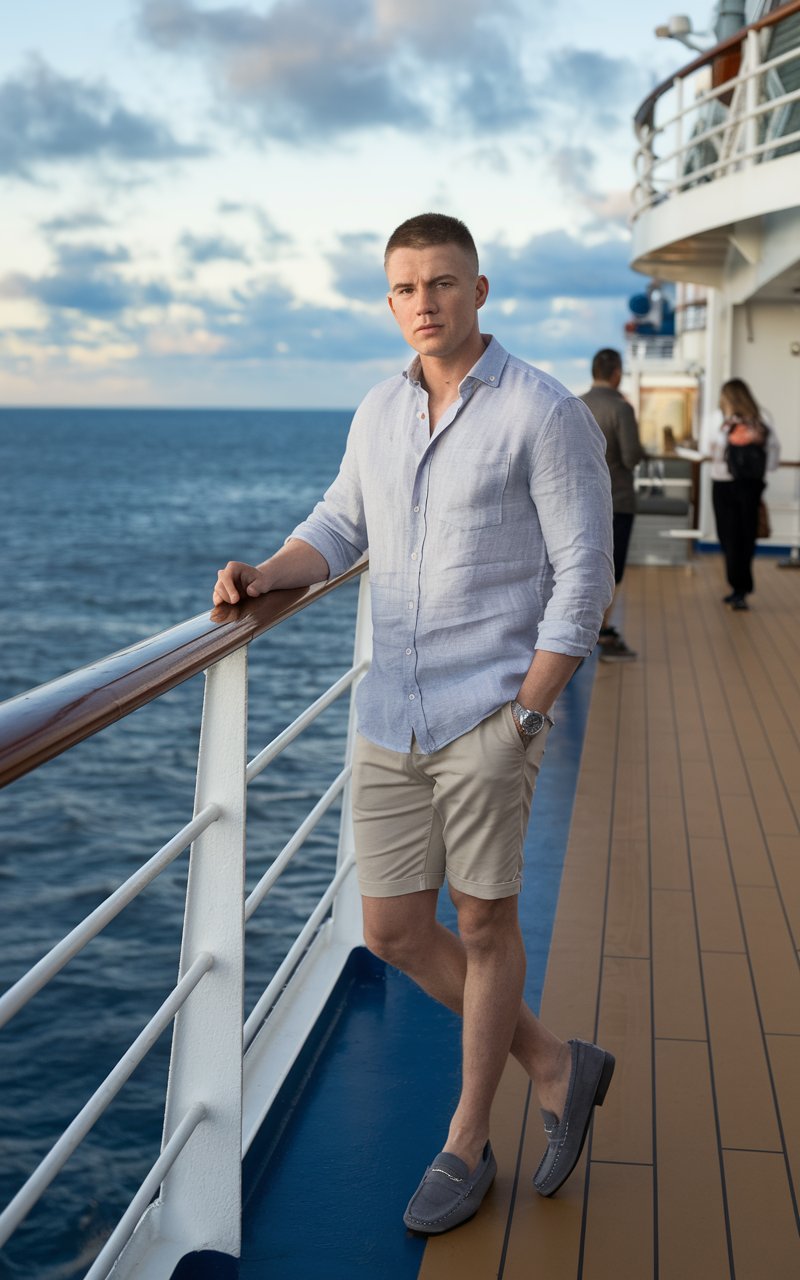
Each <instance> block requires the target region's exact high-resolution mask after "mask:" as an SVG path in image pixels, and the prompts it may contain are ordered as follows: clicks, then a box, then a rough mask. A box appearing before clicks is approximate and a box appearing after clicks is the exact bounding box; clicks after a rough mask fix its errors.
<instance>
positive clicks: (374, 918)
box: [362, 893, 435, 970]
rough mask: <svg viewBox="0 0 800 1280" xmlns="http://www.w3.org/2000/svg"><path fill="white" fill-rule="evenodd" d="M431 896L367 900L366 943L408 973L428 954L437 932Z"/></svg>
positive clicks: (376, 952) (365, 917)
mask: <svg viewBox="0 0 800 1280" xmlns="http://www.w3.org/2000/svg"><path fill="white" fill-rule="evenodd" d="M427 897H428V894H427V893H419V894H403V895H401V896H400V897H397V898H364V899H363V900H362V901H363V912H364V942H365V944H366V946H367V947H368V948H369V950H370V951H371V952H372V953H373V955H376V956H378V957H379V958H380V959H381V960H385V961H386V963H387V964H391V965H394V966H395V968H397V969H404V970H407V969H408V968H409V967H411V966H412V964H413V962H414V960H415V958H418V957H419V956H420V954H422V953H424V951H425V950H426V948H427V945H428V943H429V942H430V938H431V935H432V932H433V929H434V928H435V894H434V903H433V909H431V908H430V906H429V904H428V902H427V901H423V899H427Z"/></svg>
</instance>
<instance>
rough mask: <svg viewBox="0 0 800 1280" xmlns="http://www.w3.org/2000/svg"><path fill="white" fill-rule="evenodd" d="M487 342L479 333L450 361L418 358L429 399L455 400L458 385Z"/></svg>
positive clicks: (424, 357)
mask: <svg viewBox="0 0 800 1280" xmlns="http://www.w3.org/2000/svg"><path fill="white" fill-rule="evenodd" d="M487 346H488V341H487V340H484V337H483V335H482V334H480V333H476V334H475V341H474V342H472V343H471V344H470V345H469V347H467V348H465V349H464V350H463V351H462V352H459V353H458V355H456V356H453V358H452V359H437V357H435V356H423V355H421V356H420V358H419V361H420V372H421V375H422V383H423V385H424V387H425V389H426V390H427V392H428V395H429V396H430V398H431V399H432V400H434V401H437V402H439V401H448V403H449V401H450V400H453V399H455V395H456V392H457V390H458V387H459V384H460V383H461V381H462V380H463V379H464V378H465V377H466V376H467V374H468V373H469V371H470V369H472V368H473V367H474V366H475V365H476V364H477V363H478V361H479V360H480V358H481V356H482V355H483V353H484V351H485V350H486V347H487Z"/></svg>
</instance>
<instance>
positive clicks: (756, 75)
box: [742, 31, 766, 168]
mask: <svg viewBox="0 0 800 1280" xmlns="http://www.w3.org/2000/svg"><path fill="white" fill-rule="evenodd" d="M742 63H743V70H744V71H745V72H747V73H748V79H747V80H746V82H745V95H744V103H745V106H744V113H745V128H744V151H745V168H750V167H751V165H754V164H757V163H758V156H754V155H752V154H751V153H752V151H753V150H754V148H755V147H757V146H758V120H759V117H758V116H756V115H755V114H754V112H755V110H756V107H757V106H758V103H759V99H760V97H761V90H760V81H761V74H762V73H760V72H759V71H758V67H759V66H760V64H761V42H760V39H759V33H758V32H757V31H748V33H747V36H746V39H745V46H744V57H743V59H742ZM765 123H766V121H765Z"/></svg>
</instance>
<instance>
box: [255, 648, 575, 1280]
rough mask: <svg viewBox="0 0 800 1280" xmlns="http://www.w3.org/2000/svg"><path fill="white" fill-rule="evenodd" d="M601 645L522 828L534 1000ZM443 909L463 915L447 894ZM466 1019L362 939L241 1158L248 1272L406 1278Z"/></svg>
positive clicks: (415, 1260) (295, 1278)
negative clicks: (409, 1217)
mask: <svg viewBox="0 0 800 1280" xmlns="http://www.w3.org/2000/svg"><path fill="white" fill-rule="evenodd" d="M595 661H596V659H593V660H591V661H589V662H586V663H585V664H584V666H583V667H582V668H581V669H580V670H579V671H578V672H577V674H576V675H575V677H574V678H573V680H572V681H571V683H570V685H569V686H568V688H567V690H566V691H565V693H564V694H563V695H562V697H561V699H560V700H559V705H558V725H557V729H556V731H555V732H554V733H553V734H552V735H551V737H550V741H549V743H548V750H547V757H546V763H545V767H544V768H543V771H542V775H541V778H540V780H539V783H538V786H537V791H536V795H535V798H534V805H533V812H532V816H531V822H530V826H529V830H528V837H527V840H526V870H525V880H524V886H523V892H522V895H521V898H520V919H521V924H522V931H523V936H524V938H525V943H526V947H527V951H528V973H527V979H526V999H527V1000H528V1002H529V1004H531V1005H532V1007H534V1008H535V1009H538V1007H539V1003H540V999H541V992H542V986H543V982H544V975H545V968H546V964H547V953H548V949H549V944H550V936H551V932H552V926H553V918H554V915H555V908H556V902H557V898H558V890H559V884H560V880H561V870H562V865H563V860H564V854H565V851H566V846H567V838H568V834H569V825H570V819H571V815H572V807H573V801H574V796H575V788H576V785H577V777H578V769H579V765H580V755H581V747H582V743H583V737H584V731H585V726H586V719H587V714H588V704H589V697H590V694H591V687H592V680H593V676H594V664H595ZM440 916H441V918H442V920H443V921H444V922H445V923H447V924H452V923H453V922H454V912H453V909H452V907H451V905H450V902H449V899H448V898H447V895H446V894H443V895H442V901H441V908H440ZM459 1036H460V1021H459V1019H458V1018H457V1017H456V1016H455V1015H453V1014H451V1013H450V1012H448V1011H447V1010H446V1009H443V1008H442V1007H440V1006H439V1005H437V1004H435V1003H434V1002H433V1001H432V1000H430V999H429V998H428V997H427V996H425V995H424V994H423V993H422V992H421V991H420V990H419V989H418V988H417V987H416V986H415V985H414V984H413V983H412V982H410V981H409V980H408V979H407V978H405V977H404V976H403V975H402V974H400V973H398V972H397V971H396V970H393V969H390V968H387V967H386V966H385V965H383V964H382V963H381V962H380V961H378V960H376V959H374V957H372V956H371V955H370V954H369V953H368V952H367V951H366V950H363V949H359V950H357V951H355V952H354V953H353V955H352V956H351V959H350V962H349V964H348V966H347V968H346V970H345V972H344V974H343V975H342V978H341V980H340V983H339V985H338V987H337V989H336V991H335V992H334V995H333V996H332V998H331V1001H330V1002H329V1005H328V1009H327V1011H326V1016H325V1018H324V1019H323V1020H322V1022H321V1025H320V1026H319V1027H318V1029H317V1034H316V1036H315V1037H314V1040H313V1043H312V1044H310V1045H309V1046H308V1047H307V1050H306V1052H305V1054H304V1055H303V1058H302V1060H301V1062H300V1063H299V1064H298V1067H297V1069H296V1070H295V1072H294V1073H293V1075H292V1077H291V1078H290V1079H289V1081H288V1082H287V1085H286V1086H285V1087H284V1090H283V1092H282V1095H281V1097H280V1099H279V1101H278V1104H277V1106H276V1107H275V1108H274V1109H273V1119H272V1122H271V1123H270V1125H269V1127H268V1128H265V1130H264V1131H263V1132H262V1134H261V1135H260V1136H259V1139H258V1140H257V1141H256V1143H254V1145H253V1149H252V1150H251V1152H250V1153H249V1155H248V1158H247V1160H246V1161H245V1170H244V1176H245V1209H244V1224H243V1241H242V1260H241V1268H240V1277H241V1280H264V1277H266V1276H269V1277H270V1280H317V1278H318V1277H319V1276H320V1275H324V1276H325V1277H326V1280H375V1277H379V1276H382V1277H384V1278H385V1280H406V1278H408V1280H411V1278H412V1277H415V1276H416V1275H417V1273H418V1271H419V1267H420V1264H421V1261H422V1255H423V1251H424V1248H425V1241H424V1240H422V1239H420V1238H417V1237H414V1236H411V1235H410V1234H409V1233H408V1232H406V1230H405V1228H404V1227H403V1223H402V1214H403V1210H404V1209H405V1206H406V1204H407V1202H408V1199H409V1197H410V1195H411V1193H412V1192H413V1190H414V1188H415V1186H416V1185H417V1183H418V1181H419V1178H420V1176H421V1173H422V1170H423V1169H424V1166H425V1163H426V1161H427V1160H428V1159H430V1157H431V1156H433V1155H434V1154H435V1152H436V1151H437V1150H439V1148H440V1146H441V1143H442V1141H443V1138H444V1134H445V1133H446V1130H447V1125H448V1122H449V1118H450V1114H451V1113H452V1110H453V1108H454V1106H455V1103H456V1101H457V1098H458V1092H459V1083H460V1072H459Z"/></svg>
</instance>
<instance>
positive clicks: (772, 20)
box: [633, 0, 800, 129]
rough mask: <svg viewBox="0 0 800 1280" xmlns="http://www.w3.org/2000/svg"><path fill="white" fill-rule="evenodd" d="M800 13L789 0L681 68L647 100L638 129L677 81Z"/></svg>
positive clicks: (798, 0) (797, 1) (798, 1)
mask: <svg viewBox="0 0 800 1280" xmlns="http://www.w3.org/2000/svg"><path fill="white" fill-rule="evenodd" d="M798 12H800V0H787V3H786V4H784V5H781V7H780V9H773V11H772V13H768V14H766V15H765V16H764V17H763V18H759V20H758V22H751V23H750V25H749V26H747V27H742V29H741V30H740V31H737V32H736V33H735V34H734V35H732V36H728V38H727V40H722V41H721V42H720V44H716V45H714V48H713V49H707V50H706V52H705V53H701V54H700V56H699V57H698V58H694V59H693V60H692V62H688V63H687V64H686V66H685V67H681V69H680V70H679V71H676V72H675V73H674V75H671V76H670V78H669V79H668V80H664V81H662V83H661V84H659V85H657V86H656V88H655V89H653V91H652V93H650V94H649V95H648V96H647V97H646V98H645V100H644V102H643V103H642V104H641V106H640V107H639V110H638V111H637V112H636V115H635V116H634V118H633V121H634V124H635V125H636V128H637V129H640V128H641V127H642V125H644V124H646V123H647V121H648V119H649V118H650V116H651V115H652V112H653V108H654V107H655V105H656V103H657V102H658V99H659V98H660V97H661V96H662V95H663V94H665V93H666V92H667V91H668V90H669V89H671V88H672V86H673V85H674V83H675V81H676V80H683V79H684V77H685V76H689V75H691V74H692V72H693V71H699V70H700V68H701V67H705V66H708V64H709V63H710V62H713V61H714V60H715V58H719V57H720V56H721V55H722V54H724V53H730V52H731V51H732V50H733V49H736V48H737V47H738V46H739V45H740V44H741V43H742V41H743V40H744V38H745V36H746V35H747V33H748V31H763V30H764V28H765V27H774V26H775V24H776V23H778V22H783V20H784V18H791V16H792V14H794V13H798Z"/></svg>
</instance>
